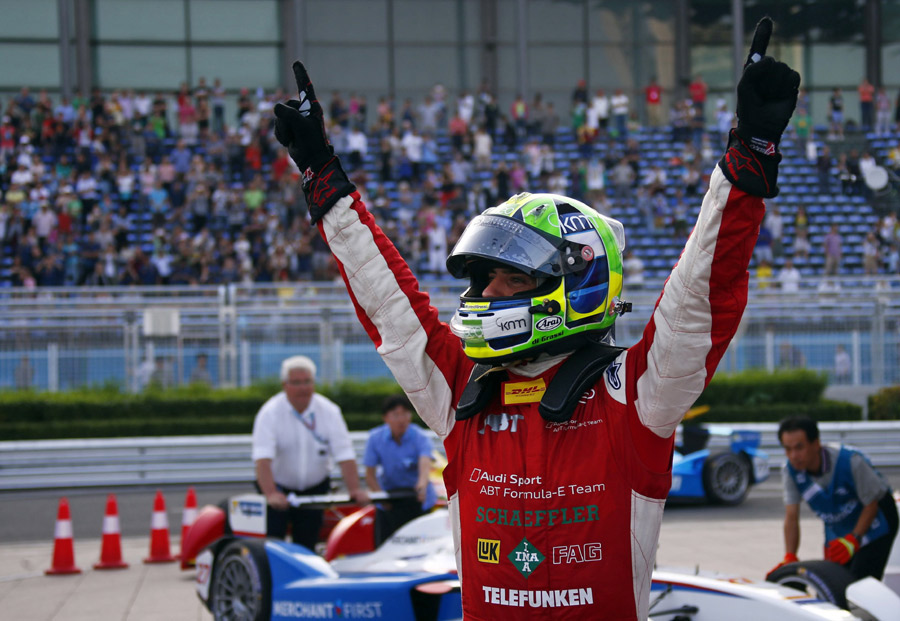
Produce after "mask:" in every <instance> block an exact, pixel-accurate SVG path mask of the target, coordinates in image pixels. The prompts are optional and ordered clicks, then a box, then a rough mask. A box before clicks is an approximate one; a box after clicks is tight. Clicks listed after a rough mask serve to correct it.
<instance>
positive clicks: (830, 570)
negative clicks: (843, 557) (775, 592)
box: [766, 561, 855, 608]
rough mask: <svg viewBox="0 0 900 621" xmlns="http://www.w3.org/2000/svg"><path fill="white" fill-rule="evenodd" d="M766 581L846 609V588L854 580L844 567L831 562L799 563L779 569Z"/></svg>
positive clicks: (789, 564)
mask: <svg viewBox="0 0 900 621" xmlns="http://www.w3.org/2000/svg"><path fill="white" fill-rule="evenodd" d="M766 580H767V581H769V582H774V583H776V584H782V585H784V586H788V587H791V588H793V589H797V590H798V591H805V592H806V593H809V594H810V595H815V596H817V597H819V598H820V599H824V600H826V601H828V602H831V603H832V604H834V605H835V606H837V607H839V608H847V593H846V591H847V587H848V586H849V585H850V583H851V582H853V581H854V580H855V578H854V577H853V574H851V573H850V570H848V569H847V568H846V567H844V566H843V565H838V564H837V563H832V562H831V561H801V562H799V563H788V564H787V565H784V566H783V567H779V568H778V569H776V570H775V571H773V572H772V573H770V574H769V575H768V576H766Z"/></svg>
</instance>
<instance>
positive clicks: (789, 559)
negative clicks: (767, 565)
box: [766, 552, 800, 579]
mask: <svg viewBox="0 0 900 621" xmlns="http://www.w3.org/2000/svg"><path fill="white" fill-rule="evenodd" d="M799 562H800V559H799V558H797V555H796V554H794V553H793V552H788V553H787V554H785V555H784V558H783V559H782V560H781V562H780V563H778V564H777V565H775V567H773V568H772V569H770V570H769V573H767V574H766V578H767V579H768V577H769V576H771V575H772V574H773V573H774V572H775V570H776V569H780V568H782V567H784V566H785V565H790V564H791V563H799Z"/></svg>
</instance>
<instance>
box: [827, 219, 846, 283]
mask: <svg viewBox="0 0 900 621" xmlns="http://www.w3.org/2000/svg"><path fill="white" fill-rule="evenodd" d="M842 244H843V241H842V239H841V234H840V233H839V232H838V225H837V224H832V225H831V228H830V229H829V231H828V233H827V234H826V235H825V238H824V240H823V242H822V246H823V249H824V251H825V275H826V276H836V275H837V274H838V272H840V270H841V259H842V256H843V255H842Z"/></svg>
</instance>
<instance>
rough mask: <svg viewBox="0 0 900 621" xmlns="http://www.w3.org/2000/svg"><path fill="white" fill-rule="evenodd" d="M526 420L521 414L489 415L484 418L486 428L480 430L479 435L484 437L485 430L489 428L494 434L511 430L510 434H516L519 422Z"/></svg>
mask: <svg viewBox="0 0 900 621" xmlns="http://www.w3.org/2000/svg"><path fill="white" fill-rule="evenodd" d="M523 418H525V417H524V416H522V415H521V414H512V415H509V414H507V413H506V412H503V413H502V414H488V415H487V416H485V417H484V426H483V427H482V428H481V429H479V430H478V433H480V434H481V435H484V430H485V429H487V428H489V427H490V429H491V431H494V432H497V433H499V432H501V431H506V430H507V429H509V432H510V433H515V432H516V428H517V427H518V424H519V421H520V420H521V419H523Z"/></svg>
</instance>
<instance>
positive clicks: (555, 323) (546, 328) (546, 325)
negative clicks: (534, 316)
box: [534, 315, 563, 332]
mask: <svg viewBox="0 0 900 621" xmlns="http://www.w3.org/2000/svg"><path fill="white" fill-rule="evenodd" d="M562 321H563V320H562V317H560V316H559V315H551V316H550V317H544V318H543V319H539V320H538V321H537V322H536V323H535V324H534V327H535V328H537V329H538V330H540V331H541V332H550V330H556V329H557V328H558V327H559V326H560V324H561V323H562Z"/></svg>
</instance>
